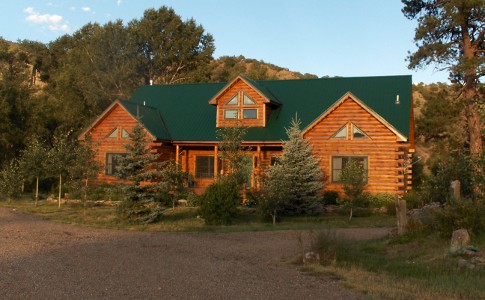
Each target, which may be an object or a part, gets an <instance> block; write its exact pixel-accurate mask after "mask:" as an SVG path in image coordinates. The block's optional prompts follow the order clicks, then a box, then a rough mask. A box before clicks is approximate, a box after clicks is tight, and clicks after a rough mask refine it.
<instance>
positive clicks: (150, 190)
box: [116, 123, 167, 222]
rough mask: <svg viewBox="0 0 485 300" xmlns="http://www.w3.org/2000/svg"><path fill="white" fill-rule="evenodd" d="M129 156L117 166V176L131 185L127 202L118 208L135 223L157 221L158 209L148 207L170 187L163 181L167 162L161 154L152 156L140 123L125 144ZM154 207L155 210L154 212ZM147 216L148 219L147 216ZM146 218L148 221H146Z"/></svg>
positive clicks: (125, 187) (126, 191)
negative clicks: (158, 194) (161, 157)
mask: <svg viewBox="0 0 485 300" xmlns="http://www.w3.org/2000/svg"><path fill="white" fill-rule="evenodd" d="M125 148H126V151H127V155H126V156H125V157H122V158H120V160H119V166H117V170H116V177H117V178H120V179H125V180H127V181H128V182H127V183H126V184H124V185H123V186H122V190H123V194H124V199H123V201H122V203H121V204H120V205H119V207H118V213H119V216H120V217H121V218H132V219H130V220H132V221H134V222H138V221H140V222H146V221H147V220H155V219H157V218H158V217H159V216H157V217H156V218H155V217H154V215H152V213H153V214H155V215H157V211H159V208H158V207H157V206H152V205H146V203H148V202H149V201H152V200H154V198H155V196H156V194H157V193H160V192H161V187H167V183H166V182H164V181H161V182H160V181H159V179H160V176H161V171H160V169H161V168H162V167H163V166H164V163H159V162H157V160H158V158H159V156H160V155H159V154H155V153H151V148H150V147H149V143H148V140H147V135H146V132H145V129H144V128H143V125H141V123H137V124H136V125H135V126H134V127H133V129H132V132H131V134H130V143H128V144H126V145H125ZM152 208H153V209H154V211H151V210H152ZM143 214H145V216H143ZM145 218H146V219H145Z"/></svg>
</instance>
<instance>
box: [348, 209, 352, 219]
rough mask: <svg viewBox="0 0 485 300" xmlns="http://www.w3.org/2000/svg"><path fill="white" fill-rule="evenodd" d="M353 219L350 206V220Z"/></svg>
mask: <svg viewBox="0 0 485 300" xmlns="http://www.w3.org/2000/svg"><path fill="white" fill-rule="evenodd" d="M350 221H352V207H351V208H350V216H349V222H350Z"/></svg>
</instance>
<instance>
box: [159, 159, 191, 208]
mask: <svg viewBox="0 0 485 300" xmlns="http://www.w3.org/2000/svg"><path fill="white" fill-rule="evenodd" d="M188 176H189V174H188V173H186V172H182V171H181V166H180V165H177V164H176V163H175V162H174V161H173V160H171V161H168V162H165V164H164V166H163V167H162V169H161V170H160V176H159V179H158V180H159V183H158V186H159V189H160V192H162V193H164V192H165V193H168V194H169V195H170V197H171V200H172V208H175V202H176V201H177V200H178V199H180V195H181V194H184V193H185V192H186V190H187V188H186V183H187V180H188Z"/></svg>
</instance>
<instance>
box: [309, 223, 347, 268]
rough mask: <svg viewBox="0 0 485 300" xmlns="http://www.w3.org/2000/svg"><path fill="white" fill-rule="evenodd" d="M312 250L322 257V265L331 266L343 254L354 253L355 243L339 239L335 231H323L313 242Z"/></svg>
mask: <svg viewBox="0 0 485 300" xmlns="http://www.w3.org/2000/svg"><path fill="white" fill-rule="evenodd" d="M311 248H312V250H313V251H315V252H317V253H318V254H319V255H320V263H321V264H322V265H329V264H331V263H333V262H336V261H337V260H338V259H339V257H340V256H341V255H342V254H345V253H350V252H353V249H354V245H353V243H352V242H351V241H350V240H348V239H345V238H342V237H338V236H337V235H336V233H335V231H331V230H324V231H321V232H320V233H319V234H318V235H317V237H316V238H315V239H314V240H313V241H312V244H311Z"/></svg>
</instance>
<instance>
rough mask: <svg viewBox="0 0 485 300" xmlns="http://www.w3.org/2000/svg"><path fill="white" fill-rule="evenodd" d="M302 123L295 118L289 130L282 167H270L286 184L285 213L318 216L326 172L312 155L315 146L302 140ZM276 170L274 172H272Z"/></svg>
mask: <svg viewBox="0 0 485 300" xmlns="http://www.w3.org/2000/svg"><path fill="white" fill-rule="evenodd" d="M300 124H301V122H300V120H299V119H298V117H295V118H294V119H292V121H291V125H290V127H289V128H287V129H286V134H287V136H288V141H285V142H284V144H283V155H282V156H281V157H280V163H281V167H276V166H270V169H269V172H270V173H271V172H274V173H275V176H273V178H276V177H278V180H281V182H285V183H286V187H287V188H285V192H286V200H287V201H285V204H284V205H283V210H282V213H283V214H287V215H300V214H310V215H312V214H317V213H320V212H321V210H322V206H321V203H320V193H321V192H322V190H323V173H322V170H321V169H320V165H319V162H318V160H317V159H316V158H315V156H313V153H312V147H311V145H310V142H309V141H308V140H307V139H304V138H303V135H302V133H301V129H300ZM272 168H274V169H275V170H274V171H272V170H271V169H272Z"/></svg>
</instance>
